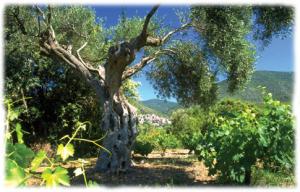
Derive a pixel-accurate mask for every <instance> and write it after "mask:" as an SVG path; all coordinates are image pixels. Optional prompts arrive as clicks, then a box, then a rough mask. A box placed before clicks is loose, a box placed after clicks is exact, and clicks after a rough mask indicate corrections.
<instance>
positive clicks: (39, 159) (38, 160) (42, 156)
mask: <svg viewBox="0 0 300 192" xmlns="http://www.w3.org/2000/svg"><path fill="white" fill-rule="evenodd" d="M46 157H47V156H46V152H45V151H44V150H40V151H39V152H38V153H37V154H36V156H35V158H34V159H33V160H32V162H31V170H32V171H36V169H37V168H38V167H39V166H40V165H41V163H42V162H43V161H44V159H45V158H46Z"/></svg>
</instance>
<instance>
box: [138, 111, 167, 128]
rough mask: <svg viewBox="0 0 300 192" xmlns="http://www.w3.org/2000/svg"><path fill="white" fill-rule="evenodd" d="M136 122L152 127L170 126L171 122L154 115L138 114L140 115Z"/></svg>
mask: <svg viewBox="0 0 300 192" xmlns="http://www.w3.org/2000/svg"><path fill="white" fill-rule="evenodd" d="M138 121H139V123H140V124H144V123H150V124H152V125H154V126H162V125H169V124H171V121H170V120H169V119H167V118H164V117H160V116H158V115H155V114H140V115H138Z"/></svg>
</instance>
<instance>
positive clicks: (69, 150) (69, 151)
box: [57, 143, 74, 161]
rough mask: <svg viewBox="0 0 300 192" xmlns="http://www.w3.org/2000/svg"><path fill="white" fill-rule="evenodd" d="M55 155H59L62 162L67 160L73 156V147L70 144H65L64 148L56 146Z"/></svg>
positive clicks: (61, 145)
mask: <svg viewBox="0 0 300 192" xmlns="http://www.w3.org/2000/svg"><path fill="white" fill-rule="evenodd" d="M57 155H60V156H61V158H62V160H63V161H65V160H66V159H68V157H70V156H72V157H73V155H74V147H73V145H72V144H70V143H69V144H67V145H66V146H64V145H63V144H60V145H59V146H58V149H57Z"/></svg>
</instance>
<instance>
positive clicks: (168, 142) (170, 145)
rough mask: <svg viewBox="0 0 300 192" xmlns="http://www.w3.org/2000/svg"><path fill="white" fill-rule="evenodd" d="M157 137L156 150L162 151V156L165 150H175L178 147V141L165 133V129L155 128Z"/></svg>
mask: <svg viewBox="0 0 300 192" xmlns="http://www.w3.org/2000/svg"><path fill="white" fill-rule="evenodd" d="M157 130H158V132H159V135H158V137H157V145H156V146H157V149H159V150H162V152H163V153H162V154H164V153H165V152H166V150H167V149H175V148H178V146H179V145H180V142H179V140H178V139H177V138H176V137H175V136H174V135H172V134H170V133H167V131H166V129H165V128H157Z"/></svg>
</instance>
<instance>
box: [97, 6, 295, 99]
mask: <svg viewBox="0 0 300 192" xmlns="http://www.w3.org/2000/svg"><path fill="white" fill-rule="evenodd" d="M92 8H93V9H94V10H95V11H96V15H97V17H100V18H105V23H104V24H105V26H106V27H110V26H113V25H116V24H117V22H118V18H119V15H120V13H121V12H122V10H124V11H125V12H126V15H127V16H128V17H132V16H141V17H144V16H145V15H146V14H147V13H148V11H149V10H150V9H151V7H149V6H93V7H92ZM178 8H186V7H184V6H181V7H179V6H172V7H170V6H168V7H166V6H161V7H159V9H158V10H157V12H156V16H158V17H160V18H163V17H164V18H165V20H164V23H165V24H167V25H170V26H171V27H178V26H179V21H178V18H177V16H176V14H175V10H176V9H178ZM293 48H294V45H293V37H288V38H286V39H283V40H282V39H279V38H274V39H273V40H272V42H271V44H270V45H269V46H268V47H266V48H265V49H264V50H257V56H258V59H257V62H256V64H255V68H256V70H270V71H293V70H294V66H293V65H294V51H293ZM146 70H147V69H146ZM134 80H136V81H139V82H141V86H140V87H139V90H138V91H139V94H140V96H141V100H148V99H153V98H156V95H157V94H156V93H155V90H154V89H153V87H152V85H151V83H150V82H149V81H148V80H147V79H146V77H145V74H144V73H141V75H139V76H138V77H135V78H134ZM167 100H171V101H175V99H174V98H171V99H167Z"/></svg>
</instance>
